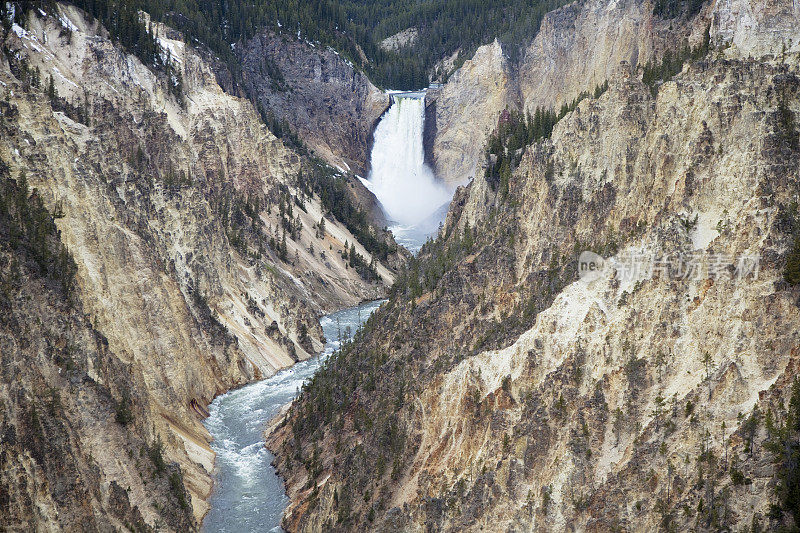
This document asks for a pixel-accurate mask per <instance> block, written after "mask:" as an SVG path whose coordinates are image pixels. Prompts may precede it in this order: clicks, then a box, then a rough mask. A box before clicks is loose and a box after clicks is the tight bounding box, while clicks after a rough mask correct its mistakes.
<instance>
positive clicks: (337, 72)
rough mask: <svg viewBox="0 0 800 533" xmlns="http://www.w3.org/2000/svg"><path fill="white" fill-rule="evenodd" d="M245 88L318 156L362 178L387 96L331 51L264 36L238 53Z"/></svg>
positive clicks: (269, 33) (283, 37)
mask: <svg viewBox="0 0 800 533" xmlns="http://www.w3.org/2000/svg"><path fill="white" fill-rule="evenodd" d="M240 55H241V61H242V71H243V76H244V85H245V87H246V89H247V91H248V93H249V94H250V95H251V96H252V98H253V99H254V100H255V101H256V102H257V103H258V104H259V105H260V106H261V108H262V109H263V110H264V111H265V113H267V114H268V115H269V116H272V117H274V119H276V120H278V121H285V122H286V124H287V125H288V126H289V127H290V128H291V129H292V130H293V131H294V132H296V133H297V135H298V136H299V137H300V139H302V141H303V142H304V143H306V144H307V145H308V146H309V147H310V148H311V149H313V150H314V151H315V152H317V153H318V154H319V155H320V156H321V157H323V158H325V159H326V160H327V161H330V162H331V163H332V164H336V165H338V166H340V167H341V168H343V169H344V170H348V171H350V170H352V171H353V172H355V173H356V174H359V175H361V176H366V172H367V170H368V166H369V157H370V150H371V148H372V132H373V130H374V129H375V126H376V124H377V121H378V119H379V118H380V116H381V115H382V114H383V112H384V111H385V110H386V109H387V108H388V107H389V97H388V95H387V94H386V93H384V92H383V91H380V90H378V89H377V88H376V87H375V86H374V85H372V83H370V81H369V79H368V78H367V76H366V75H365V74H364V73H363V72H361V71H359V70H357V69H355V68H354V66H353V64H352V63H351V62H350V61H348V60H347V59H345V58H343V57H342V56H340V55H339V53H338V52H336V51H335V50H333V49H331V48H327V47H323V46H322V45H320V44H319V43H316V44H315V43H311V42H307V41H301V40H299V39H295V38H294V37H293V36H290V35H278V34H275V33H274V32H272V31H264V32H263V33H261V34H260V35H258V36H256V37H254V38H253V39H251V40H250V41H248V42H247V43H244V45H243V46H242V49H241V50H240Z"/></svg>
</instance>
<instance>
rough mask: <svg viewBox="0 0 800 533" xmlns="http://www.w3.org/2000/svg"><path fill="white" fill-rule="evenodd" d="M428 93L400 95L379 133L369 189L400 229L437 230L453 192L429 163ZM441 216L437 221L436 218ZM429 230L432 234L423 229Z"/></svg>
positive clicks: (397, 95)
mask: <svg viewBox="0 0 800 533" xmlns="http://www.w3.org/2000/svg"><path fill="white" fill-rule="evenodd" d="M424 131H425V93H397V94H394V95H392V105H391V106H390V107H389V110H388V111H387V112H386V113H385V114H384V116H383V118H382V119H381V121H380V123H379V124H378V127H377V128H376V129H375V136H374V137H375V144H374V145H373V148H372V158H371V164H372V169H371V171H370V175H369V181H368V187H369V189H370V190H371V191H372V192H373V193H374V194H375V196H376V197H377V198H378V200H379V201H380V203H381V205H382V206H383V209H384V211H385V212H386V215H387V217H388V218H389V220H391V221H392V222H393V223H396V224H399V225H400V226H401V227H404V228H400V229H405V230H408V229H409V228H416V229H418V230H423V227H422V226H425V227H426V228H427V227H429V226H431V225H432V226H433V229H434V231H435V228H436V226H438V223H439V219H441V218H443V217H442V215H441V212H442V210H440V208H441V207H442V206H444V205H445V204H447V202H449V201H450V198H451V194H450V192H448V190H447V189H446V188H445V187H444V186H443V185H441V184H440V183H439V182H437V181H436V178H435V176H434V175H433V171H432V170H431V169H430V167H428V165H426V164H425V151H424V148H423V144H422V142H423V141H422V135H423V133H424ZM432 217H438V218H437V220H435V221H433V220H431V218H432ZM423 231H426V232H428V231H427V230H423Z"/></svg>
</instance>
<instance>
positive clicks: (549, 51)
mask: <svg viewBox="0 0 800 533" xmlns="http://www.w3.org/2000/svg"><path fill="white" fill-rule="evenodd" d="M710 10H711V7H710V4H709V6H707V7H706V8H705V10H703V11H701V12H700V13H699V14H696V15H694V16H689V15H680V16H678V17H677V18H672V19H666V18H663V17H661V16H659V15H656V14H654V9H653V3H652V2H642V1H639V0H624V1H621V2H607V1H593V0H581V1H577V2H573V3H571V4H568V5H567V6H564V7H562V8H559V9H556V10H555V11H552V12H551V13H548V14H547V15H545V17H544V19H543V20H542V24H541V27H540V30H539V32H538V33H537V34H536V36H535V37H534V38H533V39H532V42H531V43H530V45H529V46H527V47H526V48H525V49H524V50H522V51H521V52H520V53H519V54H518V55H519V56H520V58H519V59H518V60H516V61H513V62H512V61H509V60H508V59H507V58H506V56H505V53H507V52H508V51H506V52H504V51H503V50H502V48H501V46H500V44H499V43H498V42H494V43H493V44H491V45H486V46H483V47H481V48H479V49H478V51H477V52H476V53H475V56H474V57H473V58H472V60H471V61H467V62H466V63H465V64H464V66H463V67H462V68H461V69H459V70H458V71H457V72H456V73H455V74H454V75H453V76H452V77H451V78H450V79H449V80H448V82H447V83H446V84H445V85H444V87H443V88H442V90H441V92H438V94H436V95H435V96H434V97H433V100H435V115H434V116H435V120H433V119H431V120H430V123H431V125H432V127H435V128H436V131H437V139H436V141H435V142H434V143H433V146H432V150H431V152H432V159H433V162H434V167H435V169H436V171H437V175H438V176H440V177H441V179H443V180H444V181H445V182H446V183H448V184H449V185H451V186H453V187H455V186H457V185H461V184H464V183H466V182H467V181H468V180H469V179H470V178H472V177H474V175H475V170H476V167H477V165H479V164H480V159H481V149H482V145H483V144H485V140H486V139H488V136H489V134H490V133H491V131H492V129H493V128H494V125H495V122H496V119H497V115H498V113H499V112H500V111H502V110H503V109H505V108H506V107H508V108H511V109H520V110H524V111H530V112H531V113H534V112H535V110H536V108H538V107H541V108H545V109H549V108H556V109H557V108H559V107H560V106H561V105H562V104H564V103H568V102H571V101H572V100H573V99H574V98H576V97H577V96H578V95H579V94H580V93H581V92H582V91H590V90H592V89H594V87H596V86H597V85H602V84H603V83H604V82H605V81H606V80H608V79H610V78H611V76H612V74H613V73H614V71H615V70H616V69H617V68H618V67H619V64H620V63H621V62H623V61H624V62H626V63H627V64H628V65H630V66H631V67H633V68H634V69H635V68H636V67H638V66H639V65H644V64H645V63H647V62H648V61H651V60H654V59H657V60H660V58H661V57H662V56H663V54H664V53H665V52H666V51H667V50H670V51H672V52H674V51H676V50H678V49H679V48H681V47H682V46H684V45H685V44H689V45H690V46H694V45H697V44H698V43H699V42H701V41H702V40H703V36H704V34H705V31H706V28H707V26H708V24H709V23H710V18H711V14H710ZM715 16H716V15H715ZM727 24H728V25H730V23H727ZM729 31H732V30H729ZM476 138H477V139H478V141H479V142H476Z"/></svg>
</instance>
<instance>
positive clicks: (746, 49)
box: [268, 1, 800, 531]
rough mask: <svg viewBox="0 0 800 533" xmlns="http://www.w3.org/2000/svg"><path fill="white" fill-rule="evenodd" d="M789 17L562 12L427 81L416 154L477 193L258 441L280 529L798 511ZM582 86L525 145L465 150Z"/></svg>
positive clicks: (646, 6)
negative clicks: (280, 499) (520, 45)
mask: <svg viewBox="0 0 800 533" xmlns="http://www.w3.org/2000/svg"><path fill="white" fill-rule="evenodd" d="M798 15H800V14H799V13H798V11H797V7H796V6H795V5H794V4H793V3H790V2H779V3H777V4H772V3H770V4H766V3H759V2H708V3H705V4H703V5H702V6H700V7H699V9H698V10H697V11H696V12H695V13H692V14H684V15H680V14H679V15H678V16H673V17H671V18H667V17H661V16H658V15H656V6H655V5H654V4H652V3H649V2H637V1H632V2H625V1H622V2H611V3H608V2H593V1H586V2H576V3H573V4H570V5H568V6H566V7H563V8H561V9H558V10H556V11H554V12H552V13H550V14H548V15H547V16H546V17H545V18H544V20H543V22H542V27H541V31H540V32H539V33H538V35H537V37H536V38H535V39H534V40H533V42H532V44H531V45H530V46H529V47H528V48H527V49H526V50H525V51H524V53H523V55H522V59H521V60H520V62H519V63H517V64H514V65H512V63H511V62H510V61H509V60H508V59H507V57H506V56H505V55H504V53H503V49H502V46H501V45H500V44H499V43H494V44H491V45H487V46H486V47H485V48H482V49H480V50H479V51H478V52H477V53H476V54H475V57H474V58H473V60H472V63H471V62H470V61H467V62H466V63H465V64H464V66H463V67H462V69H461V70H460V71H457V72H456V73H455V74H454V75H453V76H452V77H451V78H450V80H449V81H448V82H447V83H446V84H445V86H444V87H442V88H441V89H436V93H438V94H433V95H431V98H430V103H429V106H428V123H429V124H432V125H433V126H432V127H433V128H434V131H433V132H431V133H429V134H428V142H427V146H428V147H429V158H430V160H431V161H432V164H433V166H434V169H435V170H436V171H437V173H438V175H439V176H440V177H442V178H443V179H445V180H447V181H448V182H449V183H451V184H458V183H462V184H463V183H468V184H467V185H466V186H463V187H459V189H458V190H457V191H456V194H455V198H454V199H453V202H452V203H451V206H450V210H449V212H448V216H447V222H446V224H445V226H444V228H443V230H442V231H441V232H440V234H439V236H438V239H437V240H436V241H435V242H433V243H431V244H430V245H428V246H426V247H423V249H422V251H421V252H420V255H419V257H418V259H417V260H416V262H414V263H413V264H412V266H411V267H410V269H409V271H408V272H406V274H405V275H404V276H403V277H402V278H401V279H400V280H398V282H397V283H396V285H395V287H394V288H393V291H392V297H391V298H390V300H389V302H388V303H387V304H386V305H385V306H384V307H383V308H381V309H380V310H379V311H377V313H376V316H377V319H376V322H377V323H379V324H380V325H378V326H375V327H373V328H367V329H366V331H365V333H364V334H363V335H362V336H361V337H360V338H359V339H357V340H356V342H355V343H354V344H353V345H351V346H349V347H348V348H346V349H345V350H343V351H342V353H341V354H340V355H339V356H338V358H336V360H335V362H334V364H332V365H331V366H330V367H329V368H327V369H325V370H324V371H321V372H320V373H319V374H318V375H317V377H316V378H315V380H314V382H313V383H312V384H310V385H309V386H307V387H306V388H305V389H304V390H303V391H302V392H301V395H300V397H299V399H298V400H297V401H296V402H295V404H294V405H293V408H292V409H291V410H290V411H289V412H288V413H287V414H286V415H285V416H283V417H282V418H281V419H280V420H279V421H277V422H276V427H275V429H274V430H273V431H272V432H271V433H270V435H269V436H268V445H269V447H270V449H272V450H274V452H275V453H276V456H277V465H278V470H279V471H280V472H281V473H282V475H283V476H285V478H286V480H287V487H288V491H289V496H290V500H291V503H290V505H289V508H288V509H287V512H286V514H285V517H284V527H285V528H286V529H287V530H290V531H326V530H331V529H333V530H359V529H360V528H362V527H364V526H365V524H368V527H369V528H370V529H372V530H377V531H422V530H435V531H479V530H481V531H485V530H492V531H521V530H537V531H538V530H543V531H546V530H578V531H583V530H592V531H607V530H624V531H627V530H632V531H651V530H658V529H664V530H686V529H693V530H718V529H737V530H738V529H742V530H745V529H746V530H761V529H762V528H763V529H771V530H774V529H779V528H781V527H783V528H786V529H787V530H791V528H792V527H796V522H794V520H796V519H797V517H796V514H793V512H794V511H793V504H790V503H787V502H793V501H795V500H792V499H791V497H789V496H786V495H787V491H791V490H795V489H789V488H788V487H789V485H788V483H790V481H787V480H788V479H789V478H791V476H793V475H794V474H787V473H785V472H784V471H783V469H784V468H788V469H790V470H791V471H792V472H793V471H794V470H792V469H793V468H794V467H793V466H789V465H791V464H793V463H791V461H792V459H785V460H787V461H789V463H782V462H781V461H782V460H784V459H780V457H784V458H786V457H788V456H787V455H781V454H780V453H778V454H777V455H776V452H775V449H776V448H775V446H778V447H782V446H785V447H786V449H789V448H791V449H796V446H797V444H796V443H797V438H798V436H797V433H796V431H795V432H794V433H790V434H791V435H792V436H785V437H778V435H790V434H787V433H785V432H784V433H781V431H785V430H778V429H776V428H779V427H784V428H785V427H786V424H789V425H790V426H791V425H792V424H793V423H794V422H792V421H793V420H795V419H796V416H797V413H796V409H797V405H798V402H800V399H798V397H797V396H798V390H800V387H798V386H797V385H796V384H795V385H794V391H795V392H794V393H793V383H795V379H796V376H797V372H798V359H797V353H798V350H797V333H796V332H797V328H798V319H799V318H800V316H799V315H798V310H797V289H796V288H795V287H794V286H793V285H791V284H790V283H789V282H787V279H788V278H787V277H786V275H785V272H784V268H785V265H786V262H787V260H786V257H787V254H788V253H789V252H790V251H791V250H792V249H793V246H794V244H793V243H794V239H795V235H794V233H793V231H794V230H793V229H792V228H794V227H795V226H794V223H795V222H794V220H796V218H795V217H796V215H795V213H796V208H795V207H794V206H796V198H797V185H798V182H797V179H798V166H797V165H798V157H799V156H800V154H798V147H799V146H798V129H797V126H796V122H795V119H794V117H796V115H797V111H798V109H800V107H799V106H800V101H799V100H798V89H800V86H798V81H799V80H800V78H798V65H800V63H799V61H800V56H798V52H800V49H798V43H800V41H799V40H798V37H799V36H798V30H799V29H800V25H798V20H800V19H799V18H798ZM667 54H670V56H671V57H673V58H675V57H682V59H680V60H679V63H678V66H679V67H680V68H676V69H675V70H674V71H672V72H674V74H669V75H668V76H667V77H666V78H663V79H657V80H656V81H652V78H651V77H648V76H650V74H649V73H650V72H652V69H653V68H654V67H653V65H657V66H658V68H661V69H662V71H663V70H664V69H665V67H664V65H665V64H666V65H667V68H668V67H669V63H665V62H664V61H662V58H663V57H665V56H667ZM681 54H683V55H682V56H681ZM692 58H695V59H692ZM605 81H608V88H607V89H605V88H604V86H605ZM459 88H460V89H459ZM595 88H597V89H596V90H594V89H595ZM583 92H586V93H587V94H586V95H585V96H583V97H581V98H580V100H579V101H577V97H578V96H579V95H580V94H581V93H583ZM573 100H576V103H575V104H574V105H573V106H571V107H568V109H567V111H565V113H564V116H563V118H562V119H561V120H560V121H558V123H557V124H556V125H555V127H554V129H553V131H552V135H550V136H549V138H545V139H544V140H541V141H537V142H533V143H531V144H529V145H527V146H526V147H525V148H523V149H522V150H517V151H516V152H509V150H508V149H506V150H505V151H503V150H501V151H500V152H499V154H500V155H495V154H496V153H497V152H492V153H491V154H489V155H488V157H487V152H486V151H485V148H484V146H485V145H486V142H483V143H482V142H476V140H475V139H476V138H477V139H481V138H483V139H486V141H487V142H488V143H489V144H490V145H491V143H493V142H498V143H502V142H508V141H503V138H502V137H500V140H498V141H493V140H492V139H491V138H490V135H491V134H492V132H495V135H498V134H499V133H497V132H501V131H503V129H504V128H507V130H508V131H510V132H513V131H515V129H514V128H515V125H514V122H513V121H514V120H515V119H514V115H513V114H512V111H517V112H523V113H524V112H525V111H535V110H536V108H540V107H541V108H545V109H547V108H555V109H556V110H557V109H558V108H559V106H561V105H562V104H569V103H571V102H572V101H573ZM498 117H499V122H498ZM520 127H521V126H520ZM509 135H510V136H512V135H513V133H509ZM431 137H432V139H431ZM500 157H505V158H507V160H506V161H510V162H511V163H509V167H513V171H511V172H509V174H508V175H506V176H505V178H504V179H505V180H506V181H503V180H502V179H501V180H500V181H499V182H498V181H495V178H494V177H493V174H491V173H490V172H489V170H490V169H491V168H492V167H493V166H495V165H499V161H498V160H497V158H500ZM448 170H449V171H450V174H448V173H447V171H448ZM501 177H502V174H501ZM469 178H472V179H469ZM583 251H591V252H593V253H594V254H596V255H595V256H594V257H598V256H599V257H602V258H604V263H605V265H606V267H605V268H603V269H600V270H599V271H598V272H597V274H596V275H594V276H592V277H588V278H586V277H581V276H579V275H578V261H577V260H578V257H579V254H580V253H581V252H583ZM748 261H750V263H748ZM753 261H756V263H755V264H757V268H756V267H755V266H754V263H753ZM653 265H655V268H652V267H653ZM748 265H750V266H749V267H748ZM781 424H783V426H781ZM778 438H786V439H788V440H786V442H785V443H783V444H778V443H777V442H778V441H776V439H778ZM792 447H794V448H792ZM787 453H788V452H787ZM782 465H783V466H782ZM792 479H795V481H794V482H793V483H795V485H791V486H795V487H796V477H795V478H792ZM781 506H783V507H781Z"/></svg>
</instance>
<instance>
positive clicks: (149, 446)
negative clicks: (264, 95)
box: [0, 4, 403, 531]
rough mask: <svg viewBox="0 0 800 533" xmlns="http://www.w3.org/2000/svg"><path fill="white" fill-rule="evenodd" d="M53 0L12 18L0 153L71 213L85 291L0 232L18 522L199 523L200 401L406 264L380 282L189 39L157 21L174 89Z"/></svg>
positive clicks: (2, 75)
mask: <svg viewBox="0 0 800 533" xmlns="http://www.w3.org/2000/svg"><path fill="white" fill-rule="evenodd" d="M53 9H54V11H51V12H49V13H48V12H45V11H44V10H38V11H36V10H28V11H26V12H25V13H24V14H23V15H22V16H23V17H24V20H21V21H20V22H21V23H22V25H20V24H18V23H16V22H15V23H14V24H13V27H11V28H10V31H8V32H6V33H5V41H4V47H5V53H4V55H3V58H2V60H0V84H1V85H2V87H0V91H2V95H3V104H2V106H3V107H2V116H1V117H0V129H1V130H2V137H0V157H2V161H3V166H2V169H3V173H4V179H9V178H11V179H12V180H16V182H17V183H20V181H21V180H25V181H26V182H27V187H26V188H27V189H28V190H27V191H23V192H20V193H19V194H20V195H21V196H22V197H27V195H28V194H31V192H32V196H31V198H33V199H38V200H40V201H41V202H42V204H43V206H44V208H46V209H47V210H49V212H50V213H53V214H54V215H56V216H55V226H56V228H57V229H56V230H55V231H56V235H57V240H58V241H59V242H62V243H63V245H64V246H65V248H66V250H68V252H69V254H70V255H71V256H72V257H73V258H74V263H75V265H76V268H75V275H74V277H75V283H74V285H75V288H74V291H72V293H71V294H70V295H68V296H64V295H62V296H59V295H58V294H55V295H54V294H53V291H52V290H51V289H49V288H48V287H47V285H46V284H45V285H44V286H41V283H40V282H39V281H38V279H39V277H40V276H39V275H38V274H37V273H36V270H35V269H33V270H30V268H29V267H30V265H27V264H26V263H25V262H24V260H23V261H22V262H20V261H17V260H16V259H15V258H14V252H15V250H14V249H13V248H7V247H6V248H4V256H5V258H6V259H5V261H4V265H5V266H4V267H3V283H4V291H6V293H7V298H8V300H6V302H5V304H6V305H7V306H8V309H7V311H9V313H10V314H9V315H8V316H7V320H4V322H3V335H2V339H3V340H2V342H3V346H2V353H3V368H4V379H3V382H2V386H0V398H2V402H3V406H4V407H3V410H2V411H3V414H2V421H1V422H0V426H2V427H3V428H4V429H3V452H2V464H3V468H2V476H3V480H2V485H3V488H2V489H0V490H1V491H2V496H0V500H2V502H3V509H4V511H3V513H2V527H4V528H5V527H10V528H12V529H28V528H32V527H34V526H36V525H37V524H45V523H49V524H51V525H53V527H61V528H66V529H71V528H72V527H74V526H75V524H78V523H81V524H84V525H85V527H87V528H88V527H91V528H98V529H107V528H109V527H111V528H113V529H121V528H135V529H140V528H144V529H148V528H155V527H166V528H168V529H171V530H176V531H177V530H187V529H192V528H194V527H196V526H197V524H198V523H199V521H200V520H201V518H202V517H203V516H204V514H205V513H206V511H207V509H208V502H207V500H208V497H209V495H210V492H211V471H212V468H213V459H214V454H213V452H212V450H211V448H210V447H209V441H210V436H209V434H208V432H207V431H206V429H205V428H204V427H203V425H202V424H201V420H202V419H203V418H204V417H205V416H206V414H207V413H206V412H205V409H206V406H207V405H208V404H209V403H210V402H211V400H212V399H213V398H214V397H215V396H217V395H218V394H220V393H222V392H224V391H227V390H229V389H231V388H233V387H238V386H241V385H243V384H245V383H248V382H251V381H253V380H256V379H261V378H264V377H267V376H271V375H273V374H275V373H276V372H277V371H278V370H280V369H283V368H286V367H288V366H291V365H293V364H294V363H295V362H296V361H299V360H303V359H307V358H308V357H310V356H311V355H312V354H315V353H317V352H318V351H320V350H321V348H322V346H323V342H324V339H323V335H322V330H321V328H320V326H319V323H318V321H317V319H318V317H319V316H320V315H322V314H324V313H329V312H331V311H333V310H336V309H339V308H341V307H343V306H350V305H355V304H357V303H359V302H361V301H363V300H373V299H375V298H378V297H381V296H383V295H384V294H385V292H386V288H387V287H388V286H389V285H390V284H391V282H392V280H393V278H394V276H395V271H396V268H397V265H398V264H402V261H403V258H402V256H400V255H397V252H392V251H390V256H391V257H389V256H387V260H386V261H385V264H384V263H381V262H380V261H376V262H375V270H374V272H375V274H374V277H371V278H370V279H366V278H364V276H363V275H362V274H360V273H358V272H357V271H356V269H355V268H353V267H352V266H351V264H352V260H351V261H350V264H348V259H347V255H348V254H350V255H356V254H358V255H359V256H360V257H364V258H369V257H371V256H372V254H371V253H370V252H368V251H367V250H366V249H365V248H364V247H363V246H362V245H361V244H360V243H359V242H358V240H357V239H356V238H355V237H354V236H353V234H352V233H351V231H350V230H349V229H348V228H347V227H345V226H344V225H343V224H342V223H340V222H338V221H337V220H336V219H335V218H333V217H332V216H331V215H330V214H329V213H328V210H327V208H326V207H325V206H323V205H322V203H321V200H320V197H319V196H318V195H317V194H316V193H314V192H313V191H312V190H311V188H310V187H309V185H308V184H307V183H304V182H303V181H302V176H303V172H304V171H305V172H306V173H309V172H311V170H309V168H311V167H310V166H309V165H310V163H309V162H308V161H307V159H305V158H304V157H303V156H301V155H300V154H298V153H297V152H295V151H294V150H293V149H292V148H290V147H287V146H286V145H285V144H284V143H283V142H282V141H281V140H279V139H277V138H276V137H275V136H274V135H273V134H272V133H271V132H270V131H269V130H267V129H266V127H265V125H264V124H263V122H262V121H261V119H260V117H259V115H258V112H257V111H256V109H255V108H254V107H253V106H252V104H251V103H250V102H249V101H247V100H245V99H242V98H239V97H235V96H232V95H230V94H229V93H226V92H225V91H224V90H223V89H222V87H221V86H220V85H219V84H218V82H217V75H216V73H215V71H214V69H213V68H212V66H213V65H212V64H211V63H209V62H208V61H207V60H206V58H205V57H204V54H203V53H202V52H201V51H198V50H195V49H193V48H191V47H189V46H186V45H185V43H184V42H183V41H182V38H181V36H180V34H178V33H176V32H174V31H171V30H170V29H169V28H168V27H165V26H160V25H158V24H155V23H154V25H155V28H156V31H157V32H158V34H159V35H160V36H161V37H159V45H160V46H161V48H162V53H164V54H165V55H166V56H167V57H169V58H170V61H171V62H172V64H173V65H176V66H177V67H178V68H179V71H180V73H181V78H180V82H181V84H182V87H181V90H180V91H179V92H177V94H176V91H175V90H174V86H173V87H170V83H173V84H174V83H175V82H176V79H175V78H172V80H168V79H166V78H165V77H164V76H163V74H159V73H156V72H153V71H152V70H151V69H150V68H148V67H147V66H145V65H143V64H142V63H141V62H140V61H139V60H138V59H137V58H135V57H134V56H132V55H129V54H128V53H127V52H125V51H123V50H122V49H121V48H120V47H119V46H118V45H116V44H115V43H114V42H112V41H111V40H110V38H109V36H108V34H107V32H106V31H105V29H104V28H102V27H100V26H99V25H98V24H97V23H96V22H94V21H91V20H90V19H87V18H86V17H85V15H84V14H83V13H82V12H81V11H80V10H78V9H76V8H74V7H72V6H69V5H67V4H53ZM23 26H24V27H23ZM330 172H336V171H335V169H331V170H330ZM335 179H341V178H335ZM23 207H24V206H23ZM20 209H21V210H22V211H21V212H20V213H17V215H19V216H23V215H24V213H26V212H28V211H27V209H24V208H20ZM323 219H324V221H325V224H324V226H322V225H321V224H320V221H321V220H323ZM287 227H288V232H287ZM372 231H373V234H374V235H375V237H374V238H375V240H376V242H381V241H382V240H383V241H384V242H386V243H387V244H386V247H387V249H390V250H391V249H396V246H395V245H394V244H392V240H391V236H389V235H388V234H384V233H382V232H381V230H379V229H373V230H372ZM392 257H393V258H394V259H392ZM365 261H368V259H367V260H365ZM390 263H392V264H394V266H389V265H390ZM18 264H19V265H20V266H19V268H20V269H21V272H20V273H18V274H12V272H13V271H15V269H17V267H16V266H14V267H13V268H12V267H11V266H9V265H18ZM20 275H21V276H22V279H28V278H30V281H31V283H27V282H26V283H25V284H23V285H21V286H19V287H18V286H17V285H18V283H19V281H15V280H19V279H20V278H19V276H20ZM65 275H66V274H65ZM14 276H16V277H14ZM20 327H21V329H20ZM25 361H29V362H28V363H26V362H25ZM34 361H35V363H34ZM20 372H22V374H20ZM21 376H24V378H21ZM45 405H51V406H54V407H51V408H50V409H45V407H44V406H45ZM67 457H68V458H70V460H69V461H64V460H63V458H67ZM184 487H185V491H186V492H184ZM36 527H38V526H36Z"/></svg>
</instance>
